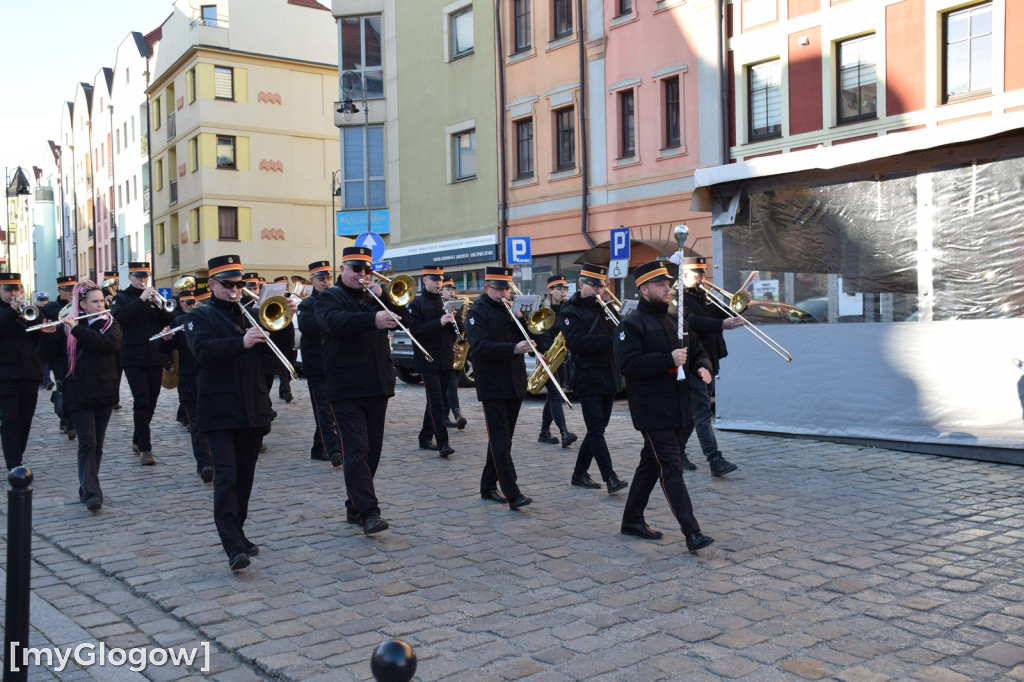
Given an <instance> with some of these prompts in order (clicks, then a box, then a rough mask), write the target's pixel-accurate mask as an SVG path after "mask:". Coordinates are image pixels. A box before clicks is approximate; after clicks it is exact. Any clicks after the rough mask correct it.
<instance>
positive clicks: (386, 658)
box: [370, 639, 416, 682]
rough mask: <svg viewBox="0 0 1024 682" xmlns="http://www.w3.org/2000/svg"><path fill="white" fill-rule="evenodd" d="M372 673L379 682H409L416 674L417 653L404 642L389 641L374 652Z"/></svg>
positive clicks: (371, 665) (371, 666)
mask: <svg viewBox="0 0 1024 682" xmlns="http://www.w3.org/2000/svg"><path fill="white" fill-rule="evenodd" d="M370 672H372V673H373V679H375V680H377V682H409V680H411V679H412V676H413V675H415V674H416V653H415V652H414V651H413V650H412V647H411V646H409V645H408V644H406V643H405V642H403V641H402V640H400V639H389V640H388V641H386V642H382V643H380V644H379V645H377V648H376V649H374V650H373V656H370Z"/></svg>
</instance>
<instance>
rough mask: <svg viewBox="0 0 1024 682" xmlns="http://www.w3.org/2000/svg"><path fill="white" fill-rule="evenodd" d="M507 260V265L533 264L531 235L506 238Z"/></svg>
mask: <svg viewBox="0 0 1024 682" xmlns="http://www.w3.org/2000/svg"><path fill="white" fill-rule="evenodd" d="M505 261H506V264H507V265H510V266H511V265H533V256H532V255H531V253H530V238H529V237H506V238H505Z"/></svg>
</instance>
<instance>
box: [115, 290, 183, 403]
mask: <svg viewBox="0 0 1024 682" xmlns="http://www.w3.org/2000/svg"><path fill="white" fill-rule="evenodd" d="M108 280H110V285H109V286H106V287H103V302H104V304H105V305H106V306H107V308H108V309H109V308H110V305H111V304H112V303H113V301H114V296H116V295H117V289H118V287H119V286H120V283H121V275H120V274H119V273H118V272H117V270H104V271H103V281H104V282H106V281H108ZM122 371H123V370H122V369H121V354H120V353H118V355H117V381H118V384H120V382H121V372H122ZM114 409H115V410H120V409H121V394H120V391H119V392H118V396H117V402H116V403H114ZM179 413H180V410H179Z"/></svg>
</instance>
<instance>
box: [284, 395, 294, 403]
mask: <svg viewBox="0 0 1024 682" xmlns="http://www.w3.org/2000/svg"><path fill="white" fill-rule="evenodd" d="M294 399H295V398H294V397H293V396H292V394H291V393H285V394H284V395H283V396H281V400H283V401H285V402H286V403H290V402H291V401H292V400H294Z"/></svg>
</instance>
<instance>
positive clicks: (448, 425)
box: [444, 417, 457, 429]
mask: <svg viewBox="0 0 1024 682" xmlns="http://www.w3.org/2000/svg"><path fill="white" fill-rule="evenodd" d="M456 426H457V424H456V423H455V422H453V421H452V420H451V418H449V417H445V418H444V427H445V428H446V429H454V428H456Z"/></svg>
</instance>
